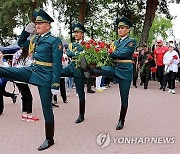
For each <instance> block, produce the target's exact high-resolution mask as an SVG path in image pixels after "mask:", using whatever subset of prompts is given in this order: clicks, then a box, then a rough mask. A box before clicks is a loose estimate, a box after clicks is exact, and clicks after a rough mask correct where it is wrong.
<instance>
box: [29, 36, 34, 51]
mask: <svg viewBox="0 0 180 154" xmlns="http://www.w3.org/2000/svg"><path fill="white" fill-rule="evenodd" d="M35 37H36V36H33V37H32V38H31V40H30V42H29V54H30V53H33V52H34V48H35V43H34V38H35Z"/></svg>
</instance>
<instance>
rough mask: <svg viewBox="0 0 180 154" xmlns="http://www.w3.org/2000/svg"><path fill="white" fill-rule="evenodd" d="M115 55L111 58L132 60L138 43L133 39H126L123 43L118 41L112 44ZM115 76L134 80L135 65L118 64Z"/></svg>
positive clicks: (129, 63)
mask: <svg viewBox="0 0 180 154" xmlns="http://www.w3.org/2000/svg"><path fill="white" fill-rule="evenodd" d="M112 48H113V51H114V52H113V53H112V54H111V55H110V57H111V58H113V59H114V60H115V59H118V60H132V55H133V53H134V50H135V48H136V41H135V40H134V39H133V38H129V37H126V38H125V39H123V40H122V41H120V40H116V41H115V42H114V43H113V44H112ZM115 74H116V75H117V76H118V77H120V78H121V79H125V80H132V75H133V65H132V63H131V62H128V63H125V62H122V63H121V62H119V63H116V67H115Z"/></svg>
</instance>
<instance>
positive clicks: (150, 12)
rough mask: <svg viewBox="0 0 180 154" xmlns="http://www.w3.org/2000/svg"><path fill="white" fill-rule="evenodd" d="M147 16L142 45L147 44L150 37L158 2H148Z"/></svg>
mask: <svg viewBox="0 0 180 154" xmlns="http://www.w3.org/2000/svg"><path fill="white" fill-rule="evenodd" d="M146 4H147V5H146V14H145V20H144V25H143V31H142V35H141V39H140V45H142V44H143V43H146V44H147V40H148V37H149V30H150V28H151V26H152V23H153V20H154V18H155V12H156V10H157V6H158V0H147V2H146Z"/></svg>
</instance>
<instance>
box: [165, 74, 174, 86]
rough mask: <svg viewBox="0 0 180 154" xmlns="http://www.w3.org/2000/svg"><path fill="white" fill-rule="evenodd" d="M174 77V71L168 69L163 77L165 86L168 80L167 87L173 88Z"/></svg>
mask: <svg viewBox="0 0 180 154" xmlns="http://www.w3.org/2000/svg"><path fill="white" fill-rule="evenodd" d="M175 79H176V72H173V71H169V73H167V74H166V75H165V77H164V86H165V87H166V84H167V82H168V85H169V89H174V88H175Z"/></svg>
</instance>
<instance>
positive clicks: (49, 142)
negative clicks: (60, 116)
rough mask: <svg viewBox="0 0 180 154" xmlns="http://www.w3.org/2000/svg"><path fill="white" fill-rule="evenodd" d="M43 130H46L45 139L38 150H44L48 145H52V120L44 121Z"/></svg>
mask: <svg viewBox="0 0 180 154" xmlns="http://www.w3.org/2000/svg"><path fill="white" fill-rule="evenodd" d="M45 132H46V139H45V140H44V142H43V143H42V144H41V145H40V147H39V148H38V150H39V151H41V150H45V149H47V148H49V147H50V146H52V145H54V139H53V137H54V122H52V123H45Z"/></svg>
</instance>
